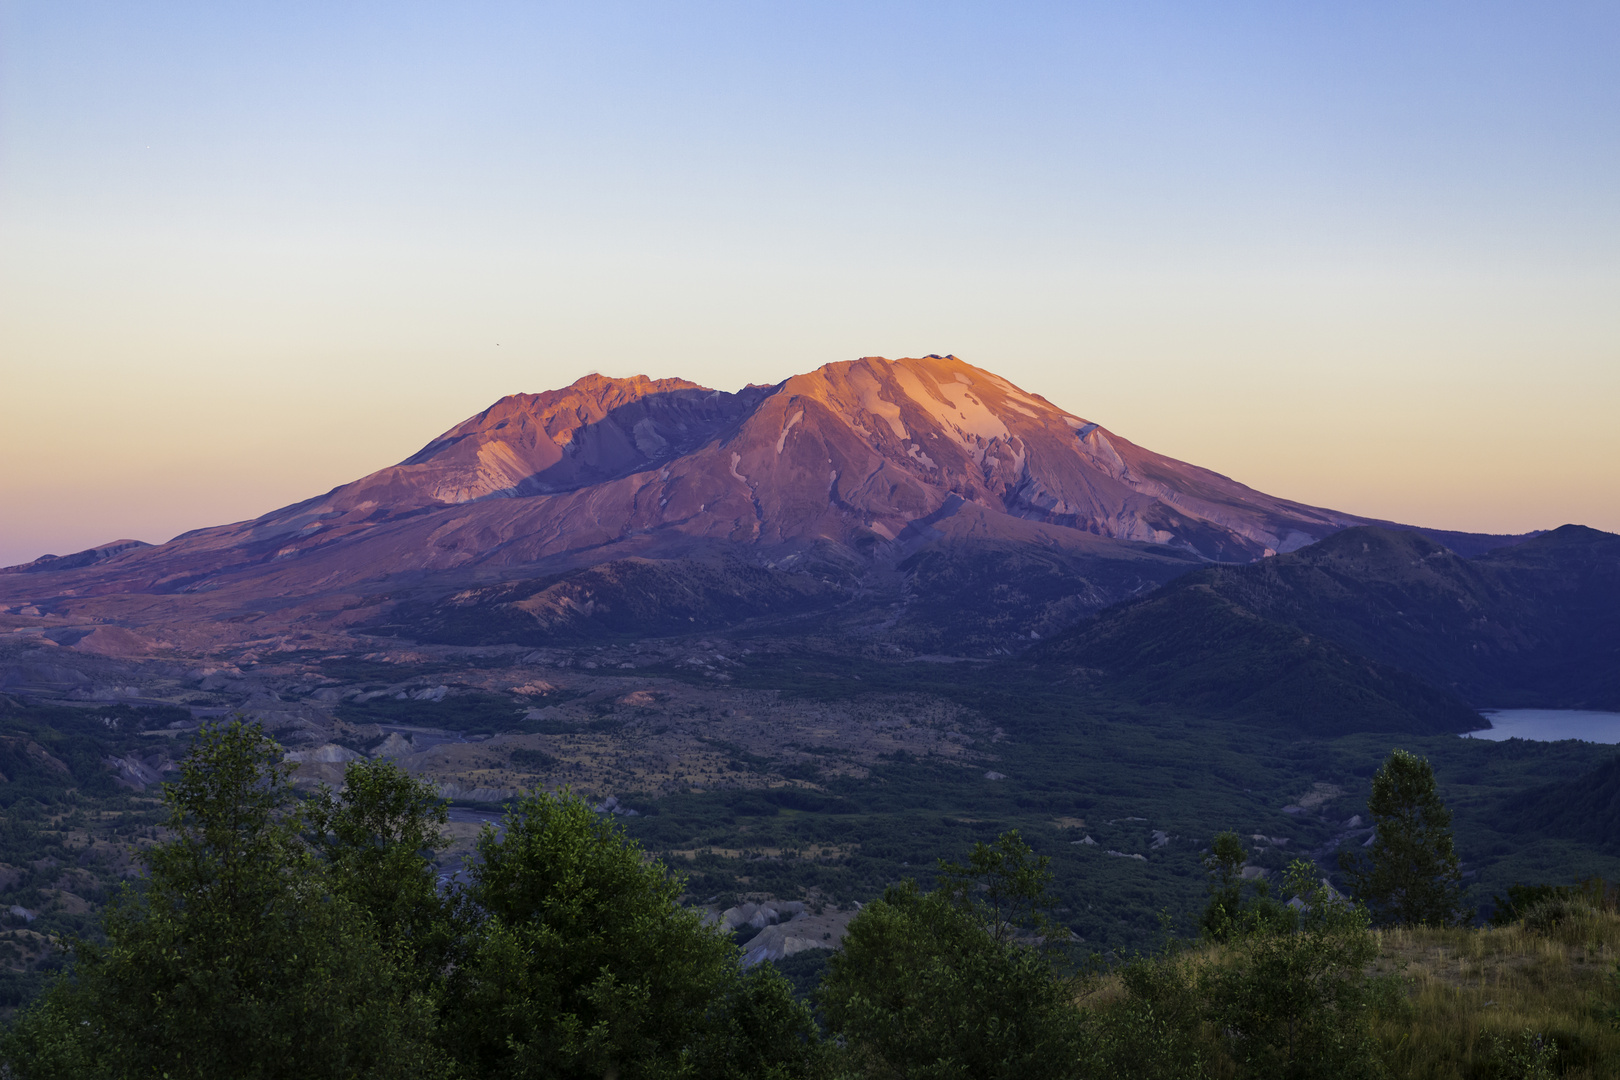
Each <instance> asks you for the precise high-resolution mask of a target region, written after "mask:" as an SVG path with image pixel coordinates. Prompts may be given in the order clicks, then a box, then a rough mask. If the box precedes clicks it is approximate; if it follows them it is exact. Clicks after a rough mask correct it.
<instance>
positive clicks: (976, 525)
mask: <svg viewBox="0 0 1620 1080" xmlns="http://www.w3.org/2000/svg"><path fill="white" fill-rule="evenodd" d="M1363 520H1364V519H1360V518H1355V517H1352V516H1350V515H1346V514H1340V513H1336V512H1334V511H1331V510H1323V509H1319V508H1316V507H1311V506H1306V505H1303V504H1300V503H1295V502H1290V501H1288V500H1284V499H1278V498H1275V497H1273V496H1269V495H1266V494H1263V493H1261V492H1258V491H1254V490H1253V489H1251V488H1247V487H1245V486H1243V485H1242V484H1239V483H1236V482H1235V481H1232V480H1230V479H1228V478H1226V477H1224V476H1221V475H1219V474H1217V473H1214V472H1210V471H1209V470H1207V469H1202V468H1199V467H1197V466H1194V465H1189V464H1186V463H1184V462H1180V461H1176V460H1174V459H1171V458H1167V457H1164V456H1162V455H1159V454H1155V453H1153V452H1152V451H1149V450H1146V449H1143V448H1141V447H1138V446H1136V445H1134V444H1132V443H1130V442H1129V441H1127V440H1125V439H1124V438H1122V437H1120V436H1119V435H1117V434H1115V433H1113V432H1111V431H1109V430H1107V429H1105V428H1103V427H1102V426H1100V425H1099V424H1097V423H1095V422H1093V421H1090V420H1087V419H1085V418H1083V417H1081V416H1077V415H1075V414H1073V413H1070V412H1068V411H1066V410H1064V409H1061V408H1059V407H1057V406H1055V405H1053V404H1051V403H1050V402H1048V401H1046V399H1044V398H1042V397H1040V396H1039V395H1036V394H1031V393H1028V392H1026V391H1024V390H1022V389H1020V388H1018V387H1016V386H1014V385H1013V384H1012V383H1010V382H1008V381H1006V380H1005V379H1002V378H1001V377H999V376H997V375H995V374H992V373H991V372H988V371H984V370H982V369H980V368H976V367H973V366H971V365H969V364H967V363H964V362H963V361H961V360H959V359H957V358H955V357H952V356H938V355H930V356H927V357H921V358H911V359H902V360H886V359H883V358H881V357H865V358H862V359H860V360H854V361H847V362H842V363H835V364H828V365H826V366H824V367H822V368H819V369H817V370H816V371H813V372H810V373H808V374H804V375H798V376H794V377H793V378H790V379H788V380H786V381H785V382H782V383H780V384H777V385H775V386H749V387H746V388H744V389H743V390H741V391H739V392H737V393H734V394H732V393H724V392H721V391H717V390H710V389H707V388H705V387H701V386H698V385H696V384H694V383H690V382H686V381H684V380H680V379H663V380H652V379H648V378H645V377H643V376H636V377H634V378H628V379H609V378H605V377H602V376H599V375H592V376H588V377H586V378H584V379H581V380H579V381H578V382H576V383H574V384H573V385H572V386H569V387H566V388H564V389H561V390H554V391H548V392H546V393H542V394H519V395H513V396H510V397H506V398H502V399H501V400H500V401H498V402H496V403H495V404H494V405H492V406H490V408H488V409H486V410H485V411H483V412H482V413H479V414H478V415H477V416H474V417H471V418H470V419H468V420H467V421H465V422H463V423H461V424H459V425H457V426H456V427H454V428H452V429H451V430H450V431H448V432H446V433H445V434H443V435H441V436H440V437H439V438H437V439H434V440H433V441H431V442H430V443H428V444H427V445H426V446H425V447H423V448H422V450H420V451H419V452H418V453H416V454H414V455H412V456H411V457H410V458H408V459H407V460H405V461H403V462H401V463H400V464H398V465H395V466H393V467H390V468H387V469H383V470H380V471H378V472H376V473H373V474H371V475H370V476H366V477H364V478H362V479H360V480H357V481H355V482H354V483H351V484H347V485H344V486H342V487H339V488H336V489H334V490H332V491H330V492H328V493H327V494H325V495H322V496H319V497H317V498H313V499H309V500H306V501H304V502H301V503H297V504H294V505H292V506H289V507H285V508H283V509H280V510H276V511H273V512H271V513H269V514H266V515H264V516H263V517H260V518H256V519H254V520H251V521H245V522H238V523H235V524H232V525H224V526H220V527H217V528H210V529H203V530H199V531H196V532H192V533H187V534H185V535H183V536H180V537H177V538H175V539H174V540H172V541H170V542H168V543H166V544H161V545H157V546H154V547H142V548H132V549H129V550H125V551H122V552H115V553H110V554H108V555H107V556H105V557H102V556H99V555H98V556H96V557H94V558H87V559H86V560H84V561H83V564H82V565H80V563H79V556H73V557H70V558H69V559H66V560H63V562H64V564H66V563H73V564H74V565H73V566H71V567H67V566H66V565H64V567H63V568H62V569H60V570H57V569H52V568H50V567H41V568H40V571H41V572H38V573H31V574H26V575H23V574H17V575H7V576H5V577H0V603H4V604H9V605H12V606H13V607H20V606H22V605H24V604H29V605H33V606H35V607H37V608H38V609H39V610H42V611H48V612H52V613H55V614H58V615H67V616H69V617H89V616H95V617H101V618H110V619H114V620H116V621H120V622H124V623H128V624H131V625H143V624H154V625H157V624H162V625H168V626H171V627H177V628H179V629H181V630H183V629H184V628H185V627H188V626H189V627H195V626H198V625H202V624H211V625H213V626H215V627H235V628H236V630H234V631H232V632H235V633H239V634H241V635H243V636H252V635H258V636H261V637H262V636H264V635H266V634H270V633H285V632H287V631H289V630H292V629H294V628H297V629H299V630H300V631H301V632H305V633H308V632H314V631H336V632H341V631H344V630H346V629H350V628H355V627H367V626H373V627H388V628H389V629H390V631H391V632H394V633H399V634H403V635H405V636H413V635H416V634H420V635H425V636H426V637H427V638H435V637H436V638H437V639H440V640H457V641H464V640H469V637H468V632H467V627H469V626H472V627H473V632H472V634H471V637H472V638H473V639H478V640H482V639H483V638H487V637H488V636H489V632H490V631H489V630H488V628H487V626H481V625H480V624H481V623H502V624H504V625H508V626H514V627H518V628H519V629H520V630H521V631H522V633H521V634H519V636H525V635H526V636H530V637H532V636H534V635H535V634H539V635H540V636H545V635H546V634H562V635H568V636H570V637H574V636H577V635H579V634H582V633H583V634H584V635H585V636H586V637H589V636H590V635H591V634H593V633H599V632H600V633H607V632H609V630H608V627H607V623H605V622H604V621H603V620H602V619H601V618H598V617H597V615H596V614H595V613H596V612H597V611H598V610H599V609H604V608H612V609H613V610H621V611H622V610H623V602H622V600H620V601H617V602H616V604H617V606H615V604H613V603H609V600H608V594H609V593H611V592H612V591H613V589H614V588H615V587H616V586H614V585H613V582H618V581H623V580H627V575H629V574H632V573H633V571H632V570H631V569H629V567H630V566H631V564H629V563H625V565H624V566H620V567H619V568H618V569H617V570H615V571H613V572H612V573H609V574H607V575H606V577H603V575H601V574H598V575H597V576H596V577H595V578H592V579H590V580H582V581H575V582H574V584H573V585H565V584H564V583H565V582H568V581H574V579H573V578H572V577H571V575H578V574H582V573H586V572H588V571H590V570H591V569H592V568H595V567H600V566H603V565H604V564H610V563H611V564H619V563H623V562H624V561H625V560H643V561H646V562H651V563H658V564H661V568H659V569H658V572H657V574H656V576H657V577H658V579H659V580H661V581H665V582H666V583H667V582H669V581H671V580H673V579H677V578H683V577H689V576H694V575H695V579H694V580H696V579H701V583H699V584H694V586H693V594H694V596H696V597H697V598H698V599H696V600H694V601H693V602H691V603H686V602H684V601H683V602H677V603H675V604H674V605H673V606H672V607H671V608H670V614H671V618H672V619H674V620H675V621H676V622H678V621H679V620H680V619H683V618H684V619H685V620H686V621H687V623H688V625H689V626H693V627H696V626H698V625H700V624H702V625H720V624H724V623H726V622H727V620H730V619H732V618H734V617H736V616H739V615H741V614H743V613H756V614H768V613H771V612H775V613H776V614H779V615H787V616H803V615H805V614H809V613H815V612H825V611H837V612H842V613H843V614H842V615H841V616H840V617H841V618H844V619H845V620H846V621H847V620H848V619H851V618H854V619H855V621H856V622H857V623H859V624H860V625H862V626H864V627H865V628H866V629H868V630H871V631H873V632H878V631H882V632H886V633H891V634H895V635H899V636H900V637H902V638H905V639H907V640H908V641H912V642H913V643H914V644H916V645H917V646H918V647H922V648H926V647H931V646H940V645H954V646H956V647H971V648H977V649H981V650H993V649H995V648H998V647H1004V646H1005V645H1006V643H1007V642H1008V641H1011V640H1015V639H1018V638H1022V639H1024V640H1026V641H1027V640H1029V635H1030V634H1031V633H1034V634H1037V635H1044V634H1046V633H1049V632H1053V631H1055V630H1057V629H1061V628H1062V627H1063V626H1065V625H1068V624H1071V623H1072V622H1073V621H1074V620H1075V619H1077V618H1079V617H1081V616H1082V615H1084V614H1086V613H1089V612H1091V611H1095V610H1097V609H1099V608H1101V607H1103V606H1106V605H1107V604H1110V603H1113V602H1116V601H1118V600H1120V599H1122V598H1124V597H1127V596H1130V595H1133V594H1138V593H1141V592H1144V591H1146V590H1148V589H1151V588H1152V587H1154V586H1156V585H1158V584H1161V583H1163V582H1165V581H1168V580H1170V579H1172V578H1174V577H1176V576H1178V575H1180V574H1182V573H1185V572H1186V571H1187V570H1189V569H1192V568H1194V567H1196V566H1199V565H1203V564H1205V563H1207V562H1210V561H1214V562H1231V563H1243V562H1248V561H1250V560H1253V559H1257V558H1262V557H1264V556H1267V555H1272V554H1276V553H1287V552H1290V551H1295V550H1298V549H1300V548H1303V547H1305V546H1307V545H1310V544H1312V543H1314V542H1316V541H1318V540H1320V539H1322V538H1323V537H1326V536H1329V535H1332V534H1333V533H1335V532H1338V531H1339V530H1341V529H1343V528H1345V527H1347V526H1351V525H1356V524H1360V523H1362V522H1363ZM744 568H747V570H748V572H746V573H744V572H743V570H744ZM756 571H757V573H756ZM634 572H639V571H634ZM760 573H764V574H766V575H774V576H777V577H784V580H781V581H777V582H775V583H773V584H770V585H769V586H766V585H765V584H763V582H764V579H762V578H760V576H759V574H760ZM786 577H803V578H807V579H809V580H806V581H788V580H785V578H786ZM1003 584H1007V585H1008V586H1009V587H1008V588H1001V587H1000V586H1001V585H1003ZM919 585H920V586H921V591H919V588H918V587H919ZM559 588H560V589H561V592H558V591H557V590H558V589H559ZM548 590H549V591H548ZM604 590H605V591H604ZM599 594H600V597H599V598H600V600H601V602H600V603H599V604H594V605H593V604H592V603H591V601H592V599H593V598H598V596H599ZM537 596H538V597H544V596H552V597H553V598H558V597H567V598H568V602H567V603H563V602H562V601H561V600H560V599H559V600H558V603H557V604H555V605H548V602H546V601H544V600H540V601H537V600H535V599H534V598H535V597H537ZM704 596H707V597H709V600H708V601H703V600H702V597H704ZM773 598H774V599H773ZM968 598H976V600H975V604H974V607H973V610H972V611H968V612H966V613H965V616H964V618H963V619H960V620H955V621H954V622H953V620H952V619H951V618H949V617H946V616H948V614H949V613H948V612H947V611H944V610H942V609H941V604H942V603H943V605H944V608H948V609H950V611H955V612H957V613H958V614H963V613H964V608H965V604H966V600H967V599H968ZM522 604H527V605H528V608H527V609H525V608H523V607H521V606H517V607H514V606H512V605H522ZM497 609H498V617H497V615H495V614H491V618H489V619H469V618H468V617H467V615H468V613H469V612H471V611H475V610H487V612H489V613H495V612H497ZM676 609H680V611H681V614H680V615H678V616H676V615H674V614H673V613H674V612H675V610H676ZM458 612H459V614H458ZM524 612H527V614H524ZM660 617H661V616H660ZM525 618H527V619H529V620H530V621H529V622H524V621H523V620H524V619H525ZM942 618H944V621H943V623H942V621H941V620H942ZM514 620H516V621H514ZM608 621H609V622H611V621H612V620H611V619H610V620H608ZM458 627H460V628H461V629H457V628H458ZM514 632H516V631H514ZM907 635H910V636H909V638H908V637H907Z"/></svg>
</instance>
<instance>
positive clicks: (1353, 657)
mask: <svg viewBox="0 0 1620 1080" xmlns="http://www.w3.org/2000/svg"><path fill="white" fill-rule="evenodd" d="M1039 655H1040V656H1041V657H1042V658H1043V659H1045V660H1049V661H1051V662H1054V663H1057V664H1059V665H1062V666H1064V667H1066V668H1067V669H1068V670H1070V671H1071V672H1072V675H1071V678H1074V679H1076V680H1078V681H1081V682H1088V681H1089V682H1106V683H1107V684H1108V685H1109V686H1110V687H1112V688H1114V689H1115V691H1116V692H1123V693H1128V694H1134V695H1136V696H1138V697H1140V698H1142V699H1143V700H1151V701H1155V702H1160V703H1176V704H1181V705H1184V706H1187V707H1189V708H1194V709H1197V710H1200V711H1204V712H1210V711H1215V712H1220V711H1225V712H1228V713H1230V714H1233V715H1237V714H1244V715H1265V716H1269V717H1271V718H1273V719H1276V720H1279V721H1283V720H1286V721H1287V722H1288V723H1290V724H1291V725H1293V726H1295V727H1300V728H1304V729H1307V730H1308V729H1311V728H1321V729H1323V730H1334V731H1343V730H1358V729H1363V728H1365V729H1370V730H1383V729H1385V728H1386V727H1388V726H1390V725H1394V726H1396V727H1398V728H1399V729H1400V730H1410V731H1462V730H1468V729H1469V728H1470V727H1479V726H1482V725H1481V723H1480V721H1479V719H1478V717H1477V716H1476V715H1475V710H1476V709H1477V708H1481V707H1487V706H1498V707H1505V706H1513V705H1536V706H1542V707H1548V708H1555V707H1568V708H1577V707H1584V708H1598V709H1604V708H1616V707H1620V693H1617V691H1620V685H1617V678H1620V536H1615V535H1613V534H1610V533H1603V532H1598V531H1597V530H1594V529H1586V528H1582V527H1580V526H1575V525H1566V526H1564V527H1563V528H1561V529H1556V530H1554V531H1552V532H1549V533H1545V534H1542V535H1540V536H1537V537H1535V538H1533V539H1531V540H1528V541H1525V542H1524V543H1522V544H1519V545H1516V546H1513V547H1508V548H1501V549H1498V550H1495V551H1491V552H1488V553H1486V554H1484V555H1480V556H1478V557H1476V558H1473V559H1465V558H1462V557H1461V556H1459V555H1457V554H1456V553H1455V552H1453V551H1451V550H1449V549H1448V548H1446V547H1443V546H1442V545H1440V544H1437V543H1435V542H1434V541H1433V540H1431V539H1429V538H1428V537H1426V536H1423V535H1421V534H1419V533H1416V532H1410V531H1396V530H1391V529H1385V528H1379V527H1374V526H1362V527H1357V528H1352V529H1346V530H1344V531H1342V532H1340V533H1338V534H1336V535H1334V536H1332V537H1329V538H1327V539H1326V540H1323V541H1322V542H1320V543H1318V544H1315V545H1313V546H1311V547H1309V548H1306V549H1304V550H1301V551H1298V552H1294V553H1292V554H1288V555H1279V556H1277V557H1275V558H1270V559H1265V560H1263V561H1260V562H1257V563H1254V564H1251V565H1248V566H1236V567H1207V568H1204V569H1201V570H1198V571H1196V572H1194V573H1190V574H1187V575H1186V576H1184V577H1181V578H1178V579H1177V580H1175V581H1173V582H1171V583H1169V584H1168V585H1166V586H1164V587H1163V588H1161V589H1159V590H1157V591H1156V592H1154V593H1152V594H1151V595H1149V596H1147V597H1144V598H1142V599H1140V600H1137V601H1135V602H1132V603H1128V604H1125V605H1123V606H1121V607H1119V608H1116V609H1114V610H1111V611H1109V612H1106V613H1104V615H1103V616H1102V617H1101V618H1099V619H1098V620H1096V621H1095V622H1093V623H1090V624H1088V625H1085V626H1082V627H1080V628H1079V629H1077V630H1075V631H1072V632H1070V633H1069V634H1067V635H1066V636H1064V637H1062V638H1060V639H1058V640H1054V641H1052V642H1049V643H1047V644H1046V645H1045V646H1044V647H1043V648H1042V649H1041V650H1039Z"/></svg>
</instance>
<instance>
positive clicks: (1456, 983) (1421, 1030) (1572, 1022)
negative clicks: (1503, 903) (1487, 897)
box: [1375, 910, 1620, 1080]
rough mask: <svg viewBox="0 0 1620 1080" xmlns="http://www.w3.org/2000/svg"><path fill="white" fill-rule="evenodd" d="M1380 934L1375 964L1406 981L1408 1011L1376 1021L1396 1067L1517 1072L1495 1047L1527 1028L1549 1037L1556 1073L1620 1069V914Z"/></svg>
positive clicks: (1423, 1071)
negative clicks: (1543, 925)
mask: <svg viewBox="0 0 1620 1080" xmlns="http://www.w3.org/2000/svg"><path fill="white" fill-rule="evenodd" d="M1378 936H1379V944H1380V946H1381V948H1380V957H1379V960H1378V969H1379V970H1380V971H1383V972H1390V971H1394V972H1398V973H1400V974H1401V975H1403V976H1404V977H1405V978H1406V979H1407V980H1408V982H1409V987H1410V997H1409V1000H1410V1002H1411V1007H1412V1011H1411V1014H1410V1015H1409V1016H1408V1017H1405V1018H1400V1019H1396V1018H1385V1019H1382V1020H1380V1021H1378V1022H1377V1023H1376V1024H1375V1031H1376V1034H1377V1036H1378V1038H1379V1041H1380V1042H1381V1043H1382V1044H1383V1047H1384V1052H1385V1059H1386V1061H1387V1063H1388V1065H1389V1067H1390V1072H1391V1073H1392V1074H1393V1075H1394V1076H1397V1077H1402V1078H1406V1077H1410V1078H1413V1080H1431V1078H1432V1080H1451V1078H1457V1080H1465V1078H1466V1080H1474V1078H1476V1077H1496V1076H1504V1077H1505V1076H1511V1075H1520V1076H1522V1075H1525V1074H1524V1072H1523V1071H1522V1068H1521V1069H1519V1070H1517V1071H1516V1072H1515V1071H1514V1070H1511V1069H1510V1068H1509V1067H1508V1064H1507V1062H1505V1061H1504V1060H1503V1047H1504V1043H1518V1042H1521V1041H1522V1039H1523V1036H1524V1034H1525V1033H1526V1032H1530V1033H1532V1034H1534V1035H1539V1036H1542V1037H1543V1038H1544V1039H1545V1040H1547V1041H1549V1042H1551V1043H1553V1044H1556V1046H1557V1057H1556V1064H1555V1065H1554V1072H1555V1074H1557V1075H1561V1076H1565V1077H1580V1078H1591V1080H1598V1078H1605V1080H1609V1078H1613V1077H1617V1076H1620V1025H1617V1023H1616V1015H1617V1012H1616V1010H1617V1009H1620V978H1617V977H1616V975H1615V972H1616V960H1617V959H1620V914H1617V913H1615V912H1612V911H1597V910H1588V911H1585V912H1583V913H1581V914H1579V915H1577V916H1575V917H1573V918H1571V919H1570V920H1569V921H1567V922H1565V923H1563V924H1561V925H1559V926H1557V927H1556V928H1554V929H1552V930H1551V931H1550V932H1548V933H1545V934H1543V933H1537V932H1535V931H1532V930H1529V929H1527V928H1526V927H1525V926H1524V924H1522V923H1517V924H1514V925H1513V926H1508V927H1501V928H1487V929H1479V930H1474V929H1459V930H1428V929H1410V930H1409V929H1392V930H1384V931H1380V932H1379V935H1378Z"/></svg>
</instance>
